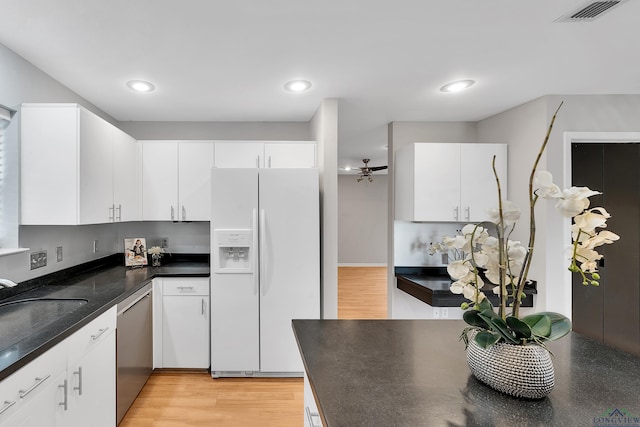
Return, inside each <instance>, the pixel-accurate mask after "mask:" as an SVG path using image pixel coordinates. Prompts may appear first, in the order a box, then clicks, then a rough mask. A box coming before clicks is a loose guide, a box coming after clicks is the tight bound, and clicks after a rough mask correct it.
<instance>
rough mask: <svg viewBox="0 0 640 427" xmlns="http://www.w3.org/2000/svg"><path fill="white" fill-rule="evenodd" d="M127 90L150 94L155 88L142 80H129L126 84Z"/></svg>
mask: <svg viewBox="0 0 640 427" xmlns="http://www.w3.org/2000/svg"><path fill="white" fill-rule="evenodd" d="M127 86H128V87H129V89H131V90H134V91H136V92H151V91H152V90H154V89H155V86H154V85H152V84H151V83H149V82H146V81H144V80H130V81H128V82H127Z"/></svg>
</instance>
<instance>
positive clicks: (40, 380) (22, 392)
mask: <svg viewBox="0 0 640 427" xmlns="http://www.w3.org/2000/svg"><path fill="white" fill-rule="evenodd" d="M50 376H51V374H49V375H47V376H46V377H42V378H38V377H36V382H35V383H34V384H33V385H32V386H31V387H29V388H28V389H26V390H19V393H20V399H24V398H25V397H27V395H28V394H29V393H31V392H32V391H33V390H35V389H36V388H38V386H39V385H40V384H42V383H43V382H45V381H46V380H47V379H49V377H50Z"/></svg>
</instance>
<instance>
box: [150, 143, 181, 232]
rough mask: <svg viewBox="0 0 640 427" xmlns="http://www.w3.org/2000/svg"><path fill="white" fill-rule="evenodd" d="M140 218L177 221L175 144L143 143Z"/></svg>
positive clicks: (176, 144)
mask: <svg viewBox="0 0 640 427" xmlns="http://www.w3.org/2000/svg"><path fill="white" fill-rule="evenodd" d="M142 144H143V145H142V219H143V220H145V221H177V220H178V143H177V142H172V141H171V142H169V141H144V142H143V143H142Z"/></svg>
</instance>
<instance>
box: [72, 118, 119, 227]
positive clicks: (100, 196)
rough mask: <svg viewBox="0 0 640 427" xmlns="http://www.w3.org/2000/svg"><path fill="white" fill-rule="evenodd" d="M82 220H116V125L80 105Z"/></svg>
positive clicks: (97, 221)
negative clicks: (114, 203) (114, 148)
mask: <svg viewBox="0 0 640 427" xmlns="http://www.w3.org/2000/svg"><path fill="white" fill-rule="evenodd" d="M79 138H80V144H79V150H80V153H79V154H80V155H79V168H80V175H79V200H80V209H79V213H80V215H79V223H80V224H100V223H106V222H111V221H113V214H114V213H113V125H111V124H110V123H109V122H106V121H105V120H103V119H102V118H100V117H98V116H96V115H95V114H93V113H91V112H89V111H87V110H85V109H83V108H80V133H79Z"/></svg>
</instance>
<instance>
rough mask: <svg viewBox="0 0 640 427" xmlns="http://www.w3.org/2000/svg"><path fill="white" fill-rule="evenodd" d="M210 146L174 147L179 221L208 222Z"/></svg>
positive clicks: (185, 144) (184, 145)
mask: <svg viewBox="0 0 640 427" xmlns="http://www.w3.org/2000/svg"><path fill="white" fill-rule="evenodd" d="M213 147H214V145H213V143H212V142H181V143H179V144H178V162H179V165H178V196H179V202H180V205H179V207H180V221H209V220H210V219H211V201H210V200H211V168H212V167H213Z"/></svg>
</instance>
